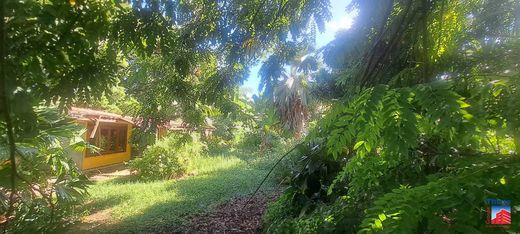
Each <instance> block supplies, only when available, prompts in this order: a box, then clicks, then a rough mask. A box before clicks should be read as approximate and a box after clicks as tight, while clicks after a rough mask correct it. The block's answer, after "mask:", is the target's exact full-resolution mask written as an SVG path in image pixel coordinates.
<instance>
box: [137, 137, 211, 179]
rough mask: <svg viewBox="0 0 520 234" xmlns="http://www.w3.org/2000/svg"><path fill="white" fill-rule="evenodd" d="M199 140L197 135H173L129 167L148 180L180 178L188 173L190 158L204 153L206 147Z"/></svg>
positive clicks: (146, 152)
mask: <svg viewBox="0 0 520 234" xmlns="http://www.w3.org/2000/svg"><path fill="white" fill-rule="evenodd" d="M199 138H200V137H199V136H198V135H197V134H192V135H186V134H177V133H171V134H169V135H168V136H167V137H165V138H163V139H161V140H159V141H157V142H156V143H155V144H154V145H151V146H149V147H148V148H147V149H146V150H145V151H144V152H143V155H142V156H141V157H138V158H135V159H133V160H132V161H130V162H129V164H128V165H129V166H130V168H131V169H132V170H135V171H136V172H137V173H138V175H139V176H141V177H143V178H146V179H173V178H178V177H180V176H182V175H184V174H185V173H186V171H187V168H188V165H189V159H190V158H192V157H196V156H200V155H202V154H203V153H204V151H205V147H206V145H205V144H204V143H202V142H201V141H200V139H199Z"/></svg>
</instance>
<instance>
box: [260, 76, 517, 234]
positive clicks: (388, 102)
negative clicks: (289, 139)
mask: <svg viewBox="0 0 520 234" xmlns="http://www.w3.org/2000/svg"><path fill="white" fill-rule="evenodd" d="M473 82H479V85H478V86H476V85H475V84H473V83H467V82H466V83H464V82H456V85H455V83H453V82H451V81H440V82H434V83H431V84H426V85H418V86H414V87H410V88H389V87H388V86H384V85H380V86H376V87H374V88H370V89H366V90H365V91H363V92H361V93H360V94H359V95H357V96H356V97H354V98H352V99H350V100H348V101H345V102H343V103H339V104H337V105H336V106H334V107H333V109H332V111H331V112H330V113H329V114H328V115H327V116H326V117H325V118H323V119H322V121H321V122H320V123H319V124H318V126H317V127H316V128H315V129H314V131H313V132H311V134H310V135H309V137H308V138H307V140H306V142H305V143H304V144H302V145H300V147H298V152H297V153H296V154H295V155H293V157H296V158H298V157H299V158H300V161H299V168H298V169H297V170H296V171H295V172H294V176H293V178H292V180H291V181H290V188H289V189H288V190H287V191H286V192H285V194H284V195H283V196H282V198H281V199H280V200H278V201H277V202H276V203H274V204H272V205H271V206H270V208H269V209H268V213H267V215H266V217H265V223H266V224H265V231H266V232H267V233H273V232H280V233H287V232H291V233H292V232H295V233H303V232H305V233H322V232H334V233H344V232H358V231H360V232H404V233H415V232H439V233H442V232H465V233H466V232H506V231H507V229H500V228H490V227H489V226H488V225H486V215H488V213H487V210H486V207H487V205H486V203H485V199H486V198H494V199H506V200H513V201H514V200H517V199H520V197H519V194H520V183H519V179H520V177H519V175H520V167H519V166H520V158H518V155H517V154H516V152H517V151H516V150H517V149H516V148H517V147H518V145H515V144H514V142H515V140H516V138H515V137H518V136H517V135H515V134H516V133H517V131H518V129H517V126H518V125H517V124H518V121H519V119H518V117H517V114H518V113H517V112H518V109H516V108H514V107H513V106H512V105H515V104H514V103H516V101H515V100H519V99H518V97H519V96H518V91H517V90H518V82H517V81H516V80H502V81H501V82H496V81H494V82H489V81H488V80H485V79H482V80H478V81H475V80H474V81H473ZM486 82H489V83H486ZM476 87H478V88H476ZM498 107H510V108H511V109H510V108H498ZM513 209H518V208H517V207H516V208H514V207H513ZM515 217H517V214H515V213H514V211H513V215H512V219H514V218H515ZM510 228H511V229H512V230H518V228H520V226H519V225H518V224H514V223H512V225H511V227H510Z"/></svg>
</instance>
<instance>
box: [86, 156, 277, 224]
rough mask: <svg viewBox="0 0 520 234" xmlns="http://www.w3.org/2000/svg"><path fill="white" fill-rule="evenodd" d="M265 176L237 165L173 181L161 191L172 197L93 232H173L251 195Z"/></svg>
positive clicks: (269, 185)
mask: <svg viewBox="0 0 520 234" xmlns="http://www.w3.org/2000/svg"><path fill="white" fill-rule="evenodd" d="M266 174H267V171H266V170H264V169H258V168H255V167H249V166H246V165H238V166H233V167H229V168H225V169H220V170H214V171H211V172H208V173H204V174H202V175H197V176H193V177H189V178H185V179H181V180H178V181H175V182H173V183H170V184H168V185H167V186H166V187H165V190H166V191H163V192H164V193H165V196H170V195H171V197H169V198H164V199H161V200H163V201H161V202H156V203H154V204H153V205H151V206H149V207H147V208H145V209H144V210H142V211H140V212H137V214H135V215H132V216H128V217H125V218H123V219H121V220H120V221H118V222H117V223H114V224H111V225H106V226H104V227H102V229H99V230H96V231H99V232H110V233H113V232H117V233H142V232H153V231H158V230H162V231H165V230H167V231H168V232H172V231H174V230H175V228H176V226H178V225H179V224H180V223H181V222H185V221H186V219H187V218H188V217H187V216H189V215H193V214H197V213H200V212H205V211H208V210H210V209H212V208H213V207H214V206H216V205H219V204H221V203H223V202H226V201H228V200H230V199H232V198H235V197H241V196H246V195H249V194H251V193H252V192H253V191H254V189H256V186H257V185H258V184H259V183H260V181H261V180H262V179H263V177H264V176H265V175H266ZM262 187H263V190H272V189H273V187H274V183H273V182H272V181H268V182H267V183H266V184H265V185H264V186H262ZM143 189H146V186H143ZM135 193H139V191H135ZM143 199H146V198H145V197H143Z"/></svg>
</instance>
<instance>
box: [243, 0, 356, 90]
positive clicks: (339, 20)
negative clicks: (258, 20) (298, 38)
mask: <svg viewBox="0 0 520 234" xmlns="http://www.w3.org/2000/svg"><path fill="white" fill-rule="evenodd" d="M349 3H350V0H331V1H330V4H331V9H330V10H331V13H332V19H331V20H330V21H329V22H327V24H326V25H325V32H323V33H320V32H318V34H317V35H316V48H320V47H322V46H324V45H326V44H327V43H329V42H330V41H332V40H333V39H334V36H335V35H336V32H337V31H340V30H345V29H348V28H350V26H352V23H353V14H347V12H346V10H345V9H346V7H347V5H348V4H349ZM260 66H261V63H260V64H257V65H255V66H253V67H252V68H251V72H250V73H249V77H248V78H247V80H246V81H245V82H244V84H243V85H242V88H243V89H244V90H247V91H248V95H253V94H258V83H259V82H260V77H259V76H258V70H260ZM249 92H253V93H249Z"/></svg>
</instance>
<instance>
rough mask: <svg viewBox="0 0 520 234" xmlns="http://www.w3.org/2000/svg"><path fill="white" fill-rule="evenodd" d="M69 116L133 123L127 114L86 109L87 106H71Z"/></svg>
mask: <svg viewBox="0 0 520 234" xmlns="http://www.w3.org/2000/svg"><path fill="white" fill-rule="evenodd" d="M69 116H70V117H72V118H74V119H78V120H95V119H100V120H112V121H113V120H121V121H125V122H128V123H130V124H134V122H133V121H132V119H131V118H130V117H129V116H122V115H118V114H114V113H110V112H105V111H99V110H93V109H87V108H79V107H72V108H71V109H70V110H69Z"/></svg>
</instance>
